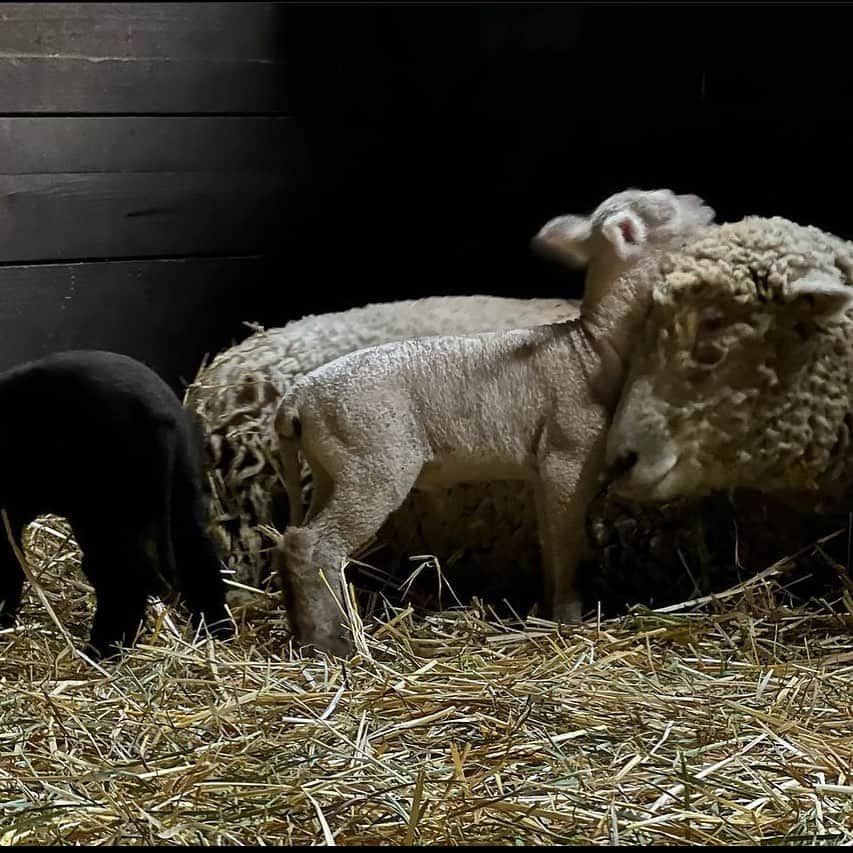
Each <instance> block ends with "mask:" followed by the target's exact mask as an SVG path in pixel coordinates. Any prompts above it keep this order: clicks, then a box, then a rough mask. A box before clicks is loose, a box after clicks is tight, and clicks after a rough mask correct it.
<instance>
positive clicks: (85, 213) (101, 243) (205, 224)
mask: <svg viewBox="0 0 853 853" xmlns="http://www.w3.org/2000/svg"><path fill="white" fill-rule="evenodd" d="M290 185H291V181H290V179H289V178H288V177H287V176H286V175H283V174H275V173H265V172H198V173H192V172H178V173H169V172H160V173H153V174H133V173H128V174H104V175H98V174H78V175H69V174H57V175H6V176H2V175H0V262H10V261H13V262H19V261H36V260H61V259H77V260H83V259H93V258H111V257H131V258H132V257H149V256H169V255H189V254H210V253H216V254H245V253H251V252H256V251H264V250H265V249H267V248H268V247H269V246H270V244H271V243H273V242H275V241H276V240H277V238H278V237H279V234H280V229H282V228H283V227H284V222H285V214H286V213H288V212H289V213H290V215H293V214H294V210H293V205H292V202H291V203H288V199H286V198H285V194H286V191H287V189H288V187H289V186H290Z"/></svg>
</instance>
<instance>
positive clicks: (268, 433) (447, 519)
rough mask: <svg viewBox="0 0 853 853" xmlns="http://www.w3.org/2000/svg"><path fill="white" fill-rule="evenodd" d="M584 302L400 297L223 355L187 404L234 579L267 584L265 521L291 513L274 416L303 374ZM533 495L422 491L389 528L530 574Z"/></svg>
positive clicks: (542, 317) (268, 335) (274, 522)
mask: <svg viewBox="0 0 853 853" xmlns="http://www.w3.org/2000/svg"><path fill="white" fill-rule="evenodd" d="M578 310H579V304H578V303H577V302H575V301H570V300H562V299H509V298H500V297H492V296H460V297H429V298H426V299H417V300H403V301H399V302H389V303H380V304H373V305H367V306H365V307H361V308H354V309H351V310H349V311H341V312H337V313H332V314H321V315H316V316H308V317H304V318H302V319H300V320H295V321H293V322H291V323H288V324H287V325H286V326H285V327H283V328H278V329H268V330H266V331H260V332H256V333H255V334H253V335H251V336H250V337H249V338H247V339H246V340H245V341H243V342H242V343H240V344H237V345H236V346H233V347H231V348H230V349H228V350H225V351H224V352H222V353H220V354H219V355H218V356H217V357H216V358H215V359H214V360H213V361H212V363H211V364H210V365H209V366H208V367H206V368H205V369H204V370H202V371H201V372H200V373H199V376H198V377H197V378H196V381H195V382H194V383H193V384H192V385H191V386H190V387H189V388H188V390H187V394H186V404H187V406H188V407H189V408H191V409H192V410H194V411H196V412H197V413H198V414H199V416H200V417H201V420H202V422H203V424H204V433H205V444H206V451H207V456H208V467H209V472H210V473H209V482H208V486H209V489H210V491H211V496H212V498H213V511H212V514H213V518H212V522H213V525H212V526H213V532H214V534H215V535H216V536H217V538H218V540H219V542H220V545H221V546H222V548H223V553H224V554H225V555H226V559H227V563H228V566H229V568H230V569H232V570H233V572H234V575H233V577H234V579H235V580H237V581H238V582H240V583H244V584H249V585H256V584H257V583H258V580H259V577H260V575H261V573H262V572H263V571H264V570H265V569H268V565H267V563H268V560H267V555H266V554H265V553H264V549H266V548H268V547H269V545H270V544H271V542H270V541H269V540H267V539H265V537H264V536H263V535H262V532H261V527H262V526H264V525H269V526H273V527H278V528H279V529H283V525H284V524H285V523H286V520H287V508H286V504H285V505H284V506H282V505H281V499H280V498H278V497H276V496H277V495H281V494H282V493H283V481H281V480H280V478H279V475H278V472H277V470H276V463H277V460H276V454H275V451H274V449H273V445H272V442H273V439H274V431H273V427H272V422H273V417H274V415H275V410H276V407H277V405H278V402H279V400H280V399H281V395H282V394H283V392H284V391H285V390H286V389H287V388H289V387H290V385H291V384H292V383H293V381H294V380H295V379H297V378H298V377H299V376H301V375H303V374H305V373H307V372H309V371H311V370H313V369H315V368H316V367H319V366H320V365H321V364H325V363H326V362H328V361H331V360H332V359H334V358H337V357H338V356H341V355H345V354H346V353H349V352H353V351H355V350H357V349H361V348H363V347H367V346H372V345H374V344H380V343H386V342H390V341H395V340H403V339H405V338H411V337H417V336H423V335H430V334H467V333H477V332H486V331H492V330H495V329H509V328H518V327H523V326H532V325H537V324H539V323H553V322H559V321H562V320H569V319H572V318H573V317H576V316H577V314H578ZM305 474H306V479H307V478H308V474H309V472H308V471H307V470H306V472H305ZM533 503H534V502H533V496H532V494H531V493H529V489H528V487H527V486H525V485H524V484H519V483H495V484H490V485H489V486H484V485H479V484H478V485H470V486H467V485H466V486H459V487H457V488H454V489H451V490H448V491H446V492H440V493H435V494H432V495H426V494H419V493H415V494H413V495H411V496H410V498H409V499H408V500H407V501H406V503H405V504H404V505H403V506H402V507H401V508H400V510H398V512H396V513H394V514H393V515H392V516H391V518H390V519H389V520H388V522H387V523H386V525H385V528H384V529H383V531H382V537H383V538H385V537H387V539H388V540H389V541H390V542H391V543H392V544H393V545H394V546H396V548H397V549H398V550H399V551H400V552H404V553H408V554H412V553H437V554H448V553H450V551H451V549H452V548H457V547H459V543H460V542H464V543H465V546H466V554H467V557H468V559H469V560H470V561H471V562H474V563H477V562H480V561H482V562H483V563H484V564H486V565H488V567H489V568H490V569H496V570H500V569H501V567H502V566H506V565H508V564H509V562H510V561H512V562H513V563H515V564H516V565H517V564H521V565H528V566H530V567H531V572H532V571H535V567H537V566H538V561H539V551H538V540H537V537H536V523H535V514H534V508H533ZM462 527H464V530H465V533H464V535H461V534H459V530H460V528H462ZM231 597H232V598H240V597H241V596H239V594H237V593H232V594H231Z"/></svg>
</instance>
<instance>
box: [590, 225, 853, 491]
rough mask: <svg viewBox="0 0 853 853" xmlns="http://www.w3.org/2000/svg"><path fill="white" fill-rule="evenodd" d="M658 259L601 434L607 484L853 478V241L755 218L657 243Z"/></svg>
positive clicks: (672, 486)
mask: <svg viewBox="0 0 853 853" xmlns="http://www.w3.org/2000/svg"><path fill="white" fill-rule="evenodd" d="M659 270H660V271H659V274H658V276H657V279H656V283H655V286H654V288H653V292H652V307H651V310H650V312H649V314H648V316H647V319H646V324H645V329H644V331H643V333H642V335H641V337H640V339H639V340H638V342H637V343H636V344H635V347H634V350H633V353H632V357H631V368H630V371H629V375H628V379H627V381H626V384H625V386H624V389H623V393H622V397H621V400H620V403H619V405H618V408H617V410H616V413H615V416H614V420H613V423H612V426H611V430H610V433H609V437H608V448H607V455H608V462H609V463H610V465H611V466H612V468H611V477H612V478H613V482H612V484H611V489H612V491H613V492H614V493H615V494H617V495H620V496H622V497H626V498H631V499H634V500H639V501H668V500H672V499H674V498H678V497H696V496H700V495H703V494H708V493H710V492H712V491H716V490H720V489H728V488H735V487H746V488H752V489H757V490H760V491H763V492H765V493H777V494H781V495H785V494H798V493H799V494H802V493H803V492H811V493H813V494H818V493H819V494H822V495H823V494H827V495H829V494H830V493H835V494H837V493H840V492H841V491H844V490H845V489H846V488H847V487H849V486H850V485H853V451H851V448H850V444H851V440H853V439H851V433H853V408H852V407H851V389H853V321H851V319H849V318H846V317H845V312H846V311H847V310H848V309H849V308H850V307H851V305H853V287H851V286H850V285H851V284H853V244H850V243H846V242H844V241H842V240H840V239H838V238H836V237H833V236H832V235H829V234H826V233H824V232H822V231H819V230H818V229H816V228H811V227H803V226H798V225H796V224H794V223H792V222H789V221H787V220H784V219H781V218H773V219H759V218H755V217H750V218H747V219H744V220H742V221H741V222H737V223H731V224H726V225H721V226H716V227H714V228H713V229H710V230H709V231H707V232H706V233H705V234H703V235H702V236H701V237H699V238H698V239H696V240H694V241H692V242H691V243H690V244H688V245H687V246H685V247H683V248H682V249H680V250H679V251H676V252H668V253H665V254H663V255H662V256H661V257H660V259H659Z"/></svg>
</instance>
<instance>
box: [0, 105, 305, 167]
mask: <svg viewBox="0 0 853 853" xmlns="http://www.w3.org/2000/svg"><path fill="white" fill-rule="evenodd" d="M304 158H305V149H304V139H303V135H302V133H301V131H300V128H299V127H298V125H297V123H296V122H294V121H293V120H292V119H289V118H285V117H277V118H249V117H233V116H232V117H225V118H220V117H202V118H197V117H193V116H186V117H185V116H180V117H178V116H166V117H154V118H151V117H148V118H137V117H131V118H127V117H123V118H115V117H85V118H76V117H75V118H62V117H59V118H54V117H49V116H39V117H35V118H0V174H4V175H29V174H48V173H63V172H64V173H73V172H181V171H193V172H197V171H216V170H228V171H239V170H241V169H251V170H256V171H257V170H265V169H269V170H278V171H288V172H291V173H294V172H299V170H300V169H301V168H302V164H303V162H304Z"/></svg>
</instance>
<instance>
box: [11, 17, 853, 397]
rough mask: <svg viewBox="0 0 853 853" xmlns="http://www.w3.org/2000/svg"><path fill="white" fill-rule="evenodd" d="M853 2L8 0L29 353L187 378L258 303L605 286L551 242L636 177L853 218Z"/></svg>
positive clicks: (283, 308)
mask: <svg viewBox="0 0 853 853" xmlns="http://www.w3.org/2000/svg"><path fill="white" fill-rule="evenodd" d="M846 11H847V10H845V9H844V8H843V7H838V6H822V7H820V8H819V9H815V8H813V7H810V6H808V5H800V6H790V5H788V6H782V5H778V6H776V5H770V4H757V5H754V6H748V5H744V4H741V5H737V6H732V5H719V6H711V5H704V6H703V5H697V4H692V5H689V6H688V5H684V6H669V5H656V6H652V5H649V6H643V5H615V4H596V5H592V4H589V5H583V4H562V5H561V4H478V5H475V4H469V5H463V4H460V5H403V4H399V5H378V4H375V5H334V4H318V5H310V4H304V5H303V4H295V3H294V4H288V3H211V4H205V3H162V4H161V3H141V4H134V3H120V4H108V3H29V4H16V3H3V4H2V6H1V7H0V13H1V14H2V26H0V74H2V80H3V85H2V86H0V127H2V131H0V170H2V175H0V181H2V192H0V197H2V229H0V263H2V265H3V266H2V268H0V288H2V294H3V299H2V303H0V304H2V309H0V319H1V320H2V322H3V324H4V326H5V328H6V334H5V335H4V336H3V338H2V344H1V345H0V368H5V367H7V366H10V365H11V364H14V363H16V362H19V361H23V360H26V359H29V358H32V357H35V356H38V355H42V354H45V353H47V352H50V351H54V350H58V349H67V348H76V347H101V348H109V349H115V350H119V351H122V352H125V353H128V354H130V355H133V356H136V357H137V358H140V359H142V360H144V361H146V362H147V363H149V364H150V365H151V366H153V367H154V368H155V369H157V370H158V371H160V372H161V373H162V374H163V375H164V376H165V377H166V378H167V379H168V380H169V381H170V382H171V383H173V384H174V385H175V387H176V389H177V388H181V387H182V386H183V384H184V383H185V382H186V381H188V380H190V379H191V378H192V377H193V376H194V375H195V372H196V370H197V368H198V366H199V363H200V361H201V359H202V358H203V357H204V356H205V354H206V353H209V354H212V353H215V352H216V351H217V350H219V349H222V348H224V347H226V346H228V345H229V344H230V343H231V342H232V341H234V340H239V339H242V338H243V337H245V335H246V334H247V333H248V330H247V329H246V328H245V326H243V321H244V320H246V321H257V322H259V323H261V324H263V325H265V326H275V325H281V324H283V323H285V322H286V321H288V320H289V319H293V318H295V317H298V316H300V315H302V314H305V313H306V312H319V311H324V310H334V309H340V308H346V307H349V306H352V305H357V304H363V303H365V302H367V301H371V300H384V299H394V298H405V297H413V296H419V295H426V294H435V293H471V292H489V293H495V294H508V295H557V294H559V295H564V294H567V295H572V296H577V295H579V293H580V290H581V285H582V278H581V276H580V275H579V274H576V273H574V272H568V273H567V272H565V271H564V270H561V269H558V268H556V267H555V266H554V265H552V264H550V263H548V262H546V261H544V260H542V259H540V258H537V257H535V256H533V255H532V254H531V252H530V249H529V245H528V241H529V238H530V236H531V235H532V234H533V233H534V232H535V230H536V229H537V228H538V227H539V226H540V225H541V224H542V223H543V222H544V221H545V220H546V219H547V218H549V217H550V216H552V215H554V214H556V213H562V212H571V211H585V210H587V209H589V208H591V207H592V206H594V205H595V204H596V203H597V202H598V201H599V200H600V199H601V198H602V197H604V196H605V195H606V194H608V193H611V192H613V191H616V190H617V189H620V188H623V187H625V186H630V185H635V186H640V187H654V186H667V187H672V188H674V189H677V190H679V191H683V192H696V193H698V194H700V195H702V196H704V197H705V198H707V199H708V200H709V202H710V203H711V204H712V205H713V206H714V207H715V208H716V210H717V212H718V218H719V219H720V220H726V219H734V218H739V217H741V216H742V215H744V214H747V213H761V214H780V215H783V216H787V217H790V218H792V219H795V220H797V221H802V222H808V223H812V224H815V225H818V226H820V227H823V228H826V229H829V230H831V231H834V232H836V233H838V234H839V235H841V236H845V237H848V236H851V235H853V220H851V216H850V212H849V204H848V199H849V197H850V192H849V187H848V186H847V184H848V182H849V180H850V179H849V170H848V169H847V168H846V166H847V161H848V152H849V150H850V143H851V137H853V125H851V123H850V119H849V110H848V109H847V108H846V107H847V104H849V99H850V97H851V83H852V82H853V72H851V71H850V70H849V63H847V62H846V47H847V46H846V42H845V39H846V35H845V34H846V32H847V30H846V27H845V19H846ZM813 48H817V49H815V50H813Z"/></svg>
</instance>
